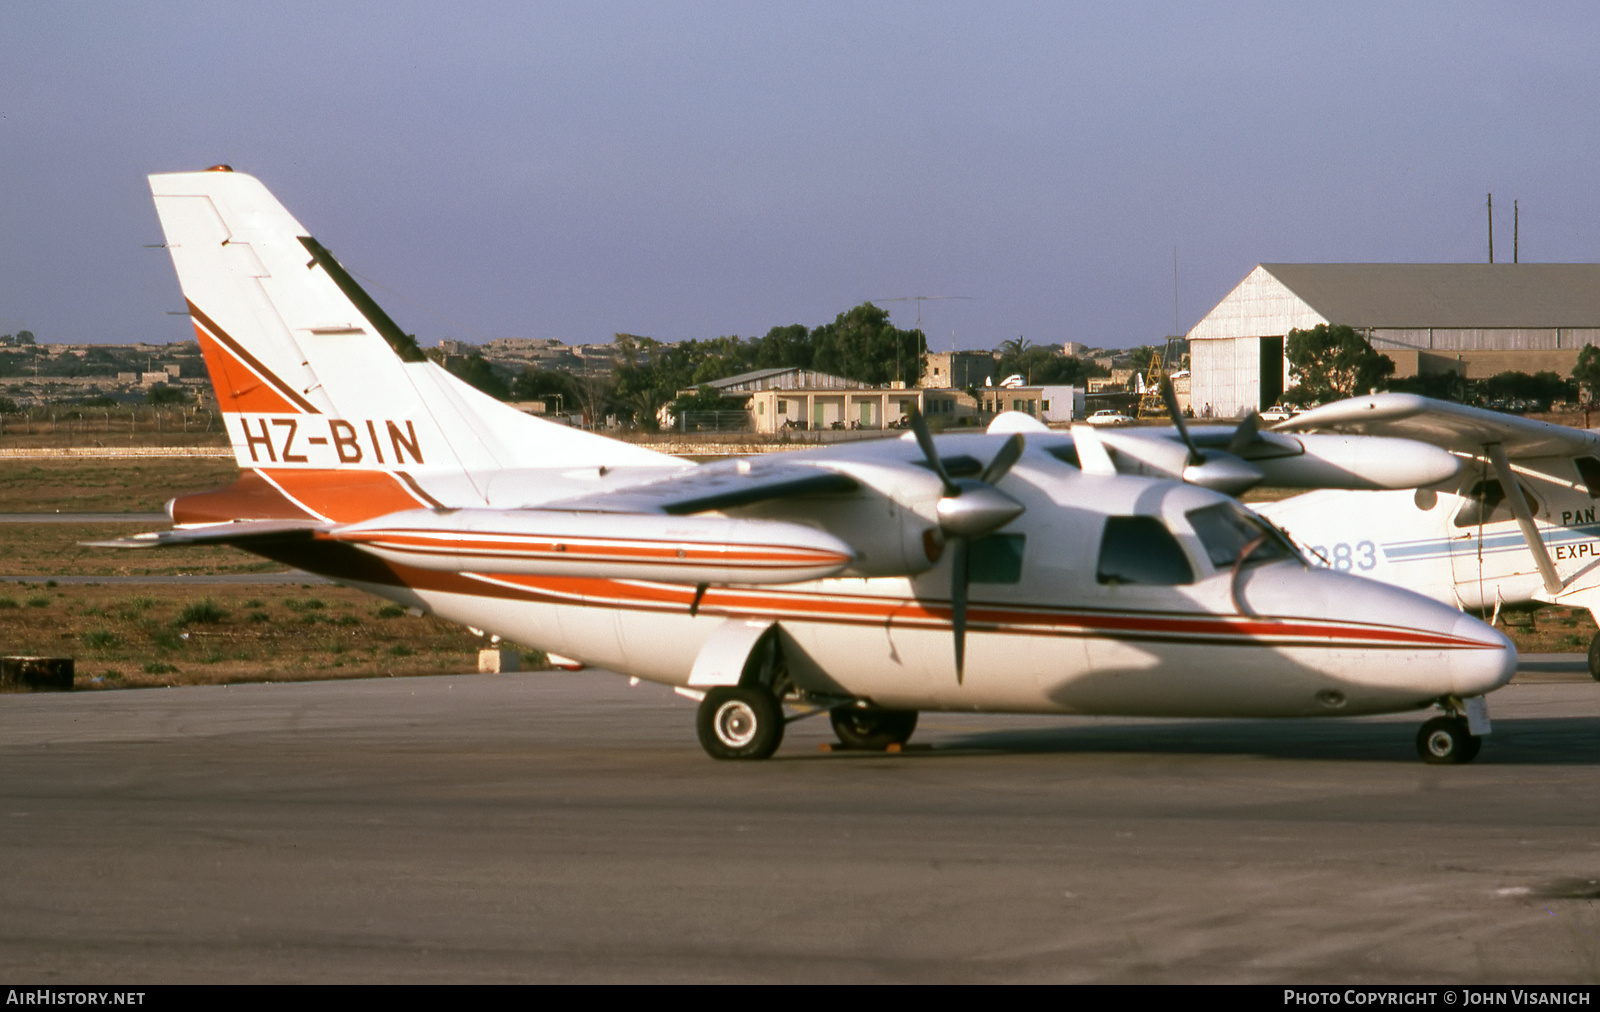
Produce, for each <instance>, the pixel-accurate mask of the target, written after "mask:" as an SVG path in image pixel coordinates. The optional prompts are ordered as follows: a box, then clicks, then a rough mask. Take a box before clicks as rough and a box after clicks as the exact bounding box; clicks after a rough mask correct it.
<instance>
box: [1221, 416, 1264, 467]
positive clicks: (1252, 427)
mask: <svg viewBox="0 0 1600 1012" xmlns="http://www.w3.org/2000/svg"><path fill="white" fill-rule="evenodd" d="M1260 435H1261V413H1260V412H1258V411H1252V412H1250V414H1249V416H1248V417H1247V418H1245V420H1244V421H1242V422H1240V423H1239V427H1238V428H1237V429H1234V430H1233V438H1232V439H1230V440H1228V452H1229V453H1231V454H1233V455H1234V456H1236V457H1237V456H1238V455H1239V454H1241V453H1243V452H1244V450H1245V447H1247V446H1249V445H1250V444H1251V443H1253V442H1255V441H1256V439H1257V438H1258V437H1259V436H1260Z"/></svg>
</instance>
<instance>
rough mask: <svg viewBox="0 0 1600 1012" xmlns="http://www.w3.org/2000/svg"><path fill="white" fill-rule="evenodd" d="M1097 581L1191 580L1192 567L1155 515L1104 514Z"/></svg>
mask: <svg viewBox="0 0 1600 1012" xmlns="http://www.w3.org/2000/svg"><path fill="white" fill-rule="evenodd" d="M1096 578H1097V579H1098V580H1099V581H1100V582H1101V583H1112V584H1117V583H1139V584H1153V585H1158V586H1171V585H1173V584H1179V583H1193V582H1194V567H1193V566H1191V565H1189V557H1188V556H1187V555H1185V554H1183V547H1182V546H1181V545H1179V544H1178V539H1177V538H1174V537H1173V536H1172V532H1171V531H1169V530H1167V528H1166V525H1165V524H1163V523H1162V522H1161V521H1160V520H1158V519H1156V518H1155V517H1106V529H1105V533H1104V534H1103V535H1102V536H1101V538H1100V564H1099V567H1098V571H1097V573H1096Z"/></svg>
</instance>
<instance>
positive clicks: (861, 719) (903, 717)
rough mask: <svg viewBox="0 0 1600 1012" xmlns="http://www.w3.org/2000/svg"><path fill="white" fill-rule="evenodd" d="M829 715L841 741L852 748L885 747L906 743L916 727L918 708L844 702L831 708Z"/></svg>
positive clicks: (835, 732)
mask: <svg viewBox="0 0 1600 1012" xmlns="http://www.w3.org/2000/svg"><path fill="white" fill-rule="evenodd" d="M828 719H829V720H830V721H831V722H832V723H833V733H834V734H836V735H838V736H839V741H840V743H841V744H843V745H846V746H848V747H849V748H863V749H885V748H888V747H889V746H890V745H904V744H905V743H906V742H908V741H910V740H911V733H912V732H913V731H915V730H916V729H917V711H915V710H879V709H877V708H875V707H858V706H841V707H838V708H837V709H833V710H829V711H828Z"/></svg>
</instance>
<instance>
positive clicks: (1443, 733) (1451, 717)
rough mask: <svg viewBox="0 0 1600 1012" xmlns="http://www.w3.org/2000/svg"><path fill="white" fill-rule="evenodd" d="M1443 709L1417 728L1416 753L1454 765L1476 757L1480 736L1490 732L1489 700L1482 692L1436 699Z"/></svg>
mask: <svg viewBox="0 0 1600 1012" xmlns="http://www.w3.org/2000/svg"><path fill="white" fill-rule="evenodd" d="M1439 705H1440V706H1442V707H1443V708H1444V709H1445V715H1444V716H1443V717H1435V718H1433V719H1432V720H1430V721H1428V722H1427V723H1425V724H1423V725H1422V727H1421V728H1420V729H1419V730H1418V731H1417V755H1419V756H1421V757H1422V761H1423V762H1425V763H1433V764H1435V765H1457V764H1460V763H1469V762H1471V761H1472V760H1474V759H1476V758H1477V757H1478V750H1479V749H1480V748H1482V747H1483V736H1484V735H1486V734H1488V733H1489V704H1488V702H1487V701H1485V700H1484V698H1483V697H1482V696H1471V697H1468V698H1467V699H1457V698H1456V697H1454V696H1446V697H1445V698H1443V699H1441V700H1439Z"/></svg>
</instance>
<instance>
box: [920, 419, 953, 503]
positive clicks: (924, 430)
mask: <svg viewBox="0 0 1600 1012" xmlns="http://www.w3.org/2000/svg"><path fill="white" fill-rule="evenodd" d="M911 432H912V434H914V435H915V436H916V437H917V445H918V446H920V447H922V456H923V458H924V459H925V460H927V462H928V466H929V467H931V468H933V473H934V474H936V475H938V476H939V480H940V481H941V482H943V483H944V494H945V495H959V494H961V490H960V489H959V488H957V487H956V483H955V482H953V481H951V480H950V472H948V471H946V470H945V469H944V461H942V460H940V459H939V451H938V450H937V449H935V448H934V445H933V433H932V432H930V431H928V420H927V419H926V418H923V417H922V412H920V411H918V410H917V407H916V405H915V404H913V405H912V406H911Z"/></svg>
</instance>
